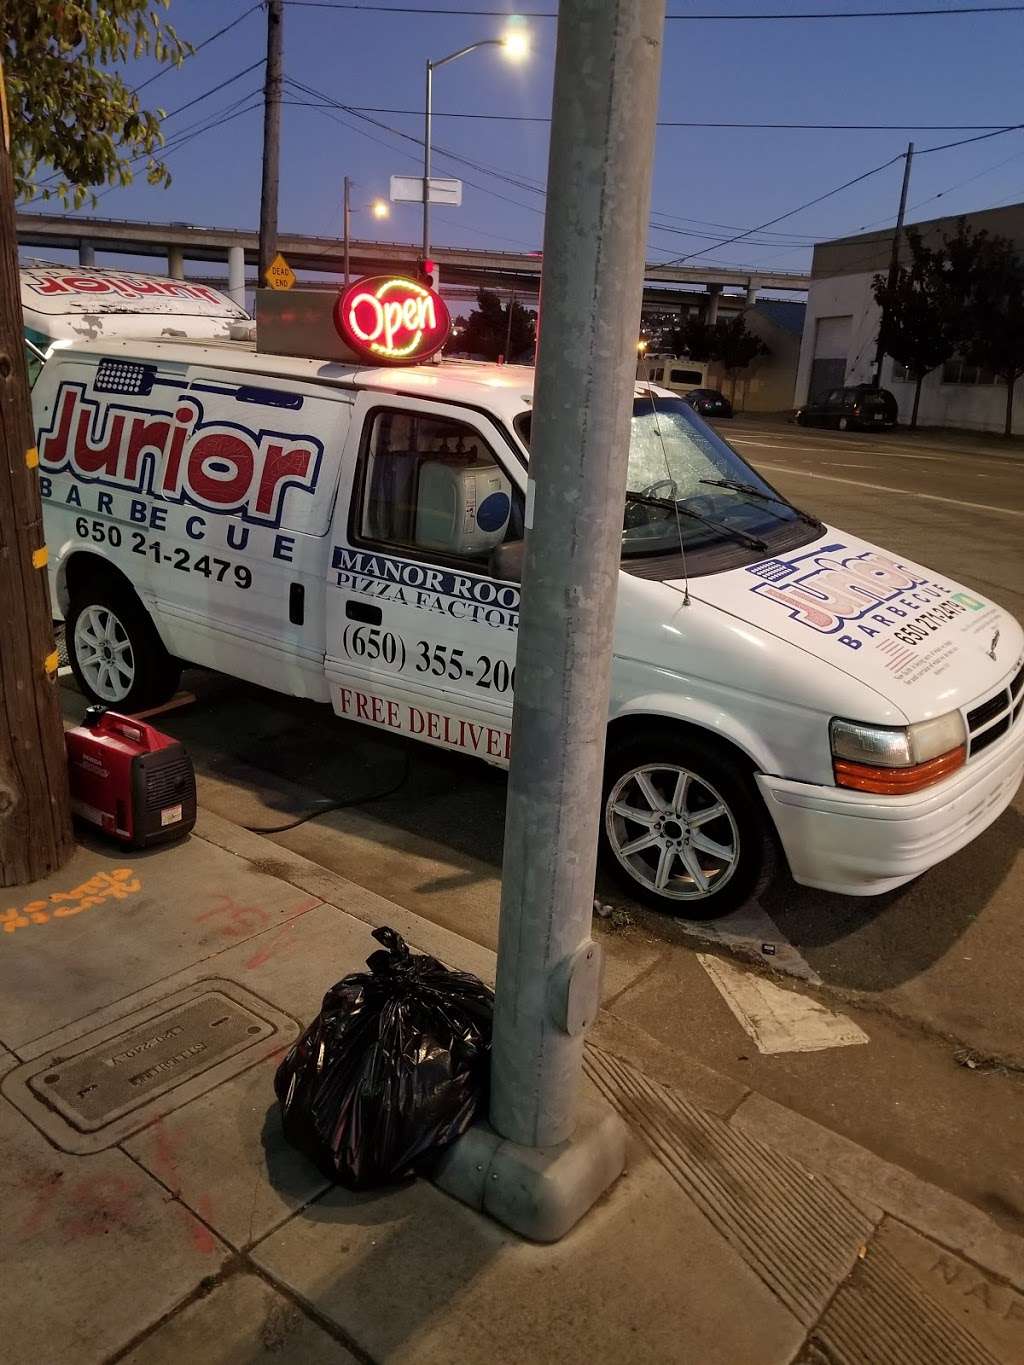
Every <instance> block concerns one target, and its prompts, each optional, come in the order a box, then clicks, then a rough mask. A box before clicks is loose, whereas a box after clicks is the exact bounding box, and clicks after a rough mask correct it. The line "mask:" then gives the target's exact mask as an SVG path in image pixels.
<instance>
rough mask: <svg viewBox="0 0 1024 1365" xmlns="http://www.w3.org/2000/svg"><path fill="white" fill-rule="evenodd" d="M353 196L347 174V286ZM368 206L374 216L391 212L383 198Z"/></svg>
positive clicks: (345, 197) (344, 214)
mask: <svg viewBox="0 0 1024 1365" xmlns="http://www.w3.org/2000/svg"><path fill="white" fill-rule="evenodd" d="M351 197H352V181H351V180H350V179H349V177H348V176H347V175H346V177H345V190H344V210H343V213H342V218H343V222H344V228H343V231H344V234H345V286H346V288H347V287H348V282H349V259H348V257H349V251H348V249H349V223H350V220H351V217H352V205H351ZM366 207H367V208H369V210H370V212H371V213H372V214H373V216H374V218H386V217H387V216H388V214H389V213H390V211H391V210H390V209H389V208H388V206H387V204H386V203H385V202H384V200H383V199H375V200H374V201H373V203H372V204H368V205H366Z"/></svg>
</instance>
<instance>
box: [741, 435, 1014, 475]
mask: <svg viewBox="0 0 1024 1365" xmlns="http://www.w3.org/2000/svg"><path fill="white" fill-rule="evenodd" d="M729 444H730V445H734V446H735V445H748V446H764V447H765V448H766V449H771V450H790V451H792V452H793V454H794V455H800V454H805V455H833V454H836V453H838V452H842V453H843V454H846V453H848V452H849V451H854V450H855V451H857V452H858V453H860V452H862V451H863V452H868V453H870V454H872V455H878V456H879V457H880V458H885V459H897V460H935V461H938V462H939V463H946V464H950V465H952V463H953V461H957V462H960V461H963V460H969V461H970V462H971V463H972V464H973V463H974V461H976V460H988V461H989V463H990V464H995V463H998V464H1000V465H1004V466H1006V465H1010V464H1012V463H1013V461H1014V459H1015V458H1016V457H1015V456H1010V455H985V454H983V453H982V452H981V451H978V450H975V451H963V450H951V451H949V452H948V453H947V452H937V453H936V454H934V455H925V454H923V453H922V452H920V451H916V450H915V451H913V452H910V451H905V450H894V449H893V448H892V446H891V445H882V444H881V442H879V441H861V442H853V441H843V442H842V443H841V444H839V443H837V444H836V445H832V446H810V445H806V444H805V443H803V442H801V441H800V440H799V439H796V438H792V439H788V440H785V439H784V440H775V441H759V440H756V439H755V438H754V437H753V436H731V437H730V438H729ZM958 467H960V468H963V465H962V464H960V465H959V466H958ZM986 477H989V478H991V477H992V476H991V475H987V476H986Z"/></svg>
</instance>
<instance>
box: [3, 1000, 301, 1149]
mask: <svg viewBox="0 0 1024 1365" xmlns="http://www.w3.org/2000/svg"><path fill="white" fill-rule="evenodd" d="M138 998H141V999H142V1000H143V1001H144V1003H142V1004H140V1005H137V1006H136V1007H135V1008H134V1009H132V1007H131V1001H130V1000H125V1001H122V1002H121V1003H122V1006H123V1007H124V1009H125V1012H124V1013H123V1014H122V1015H121V1016H120V1018H118V1019H113V1020H111V1021H110V1022H109V1023H106V1024H104V1025H102V1026H101V1027H99V1028H95V1029H92V1030H90V1031H84V1030H83V1031H81V1032H76V1030H75V1027H74V1025H71V1026H70V1027H68V1028H64V1029H60V1030H58V1031H57V1032H56V1033H54V1034H52V1035H51V1036H50V1038H49V1039H45V1038H41V1039H39V1040H38V1042H37V1043H35V1044H32V1048H33V1052H34V1056H33V1058H32V1059H31V1060H29V1061H26V1062H22V1063H21V1065H20V1066H16V1067H14V1068H12V1070H10V1071H8V1072H7V1074H6V1076H4V1078H3V1081H2V1082H0V1087H2V1090H3V1094H4V1096H5V1097H6V1098H7V1099H8V1100H10V1101H11V1102H12V1103H13V1104H14V1105H16V1106H17V1108H18V1109H20V1110H21V1112H22V1113H23V1114H25V1115H26V1117H27V1118H29V1119H31V1121H32V1122H33V1123H34V1124H35V1125H36V1127H37V1128H39V1129H41V1130H42V1132H44V1133H45V1134H46V1136H47V1137H48V1138H49V1139H50V1140H51V1142H53V1143H54V1144H55V1145H56V1146H57V1147H59V1148H60V1149H61V1150H62V1151H65V1152H75V1153H78V1154H80V1155H86V1154H87V1153H89V1152H102V1151H104V1150H106V1148H108V1147H113V1146H114V1145H115V1143H118V1142H122V1141H123V1140H124V1139H125V1138H126V1137H129V1136H131V1134H132V1133H137V1132H138V1131H139V1129H140V1128H145V1127H146V1126H147V1125H148V1124H150V1123H153V1122H155V1120H157V1119H159V1118H160V1117H162V1115H164V1114H168V1113H170V1112H171V1110H173V1109H178V1108H180V1107H181V1106H182V1105H184V1104H188V1103H189V1102H190V1101H191V1100H194V1099H197V1098H198V1097H199V1096H200V1095H205V1094H206V1093H207V1092H208V1091H210V1090H213V1089H215V1087H217V1086H219V1085H221V1084H222V1083H223V1082H224V1081H227V1080H230V1079H231V1077H232V1076H236V1075H237V1074H238V1073H239V1072H240V1071H245V1070H247V1069H248V1068H249V1067H252V1066H256V1065H257V1064H258V1063H260V1062H263V1061H266V1060H268V1059H269V1058H270V1057H273V1056H280V1055H281V1054H283V1052H284V1051H285V1049H287V1048H288V1047H289V1046H290V1044H291V1043H292V1042H293V1040H294V1039H295V1037H296V1036H297V1034H298V1033H299V1024H298V1023H297V1022H296V1021H295V1020H294V1019H292V1018H291V1017H290V1016H289V1015H287V1014H285V1013H283V1011H281V1010H279V1009H277V1008H275V1007H274V1006H273V1005H271V1004H270V1002H269V1001H267V1000H263V999H261V998H260V997H259V996H258V995H255V994H254V993H253V992H252V991H250V990H247V989H246V988H245V987H244V986H241V985H239V983H238V982H237V981H229V980H226V979H225V978H224V977H208V978H206V979H205V980H202V981H196V982H193V984H192V985H191V986H185V987H183V988H182V989H181V990H178V991H174V992H172V993H170V994H168V995H165V996H164V997H163V998H162V999H161V998H157V999H153V997H152V993H151V991H144V992H140V993H139V997H138ZM267 1092H268V1095H270V1094H272V1091H271V1088H270V1082H269V1080H268V1082H267Z"/></svg>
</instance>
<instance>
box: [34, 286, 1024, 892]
mask: <svg viewBox="0 0 1024 1365" xmlns="http://www.w3.org/2000/svg"><path fill="white" fill-rule="evenodd" d="M317 300H319V303H320V305H321V307H320V311H319V312H317V310H316V307H315V306H314V305H315V303H316V301H317ZM322 305H323V296H316V295H308V294H301V293H300V294H296V293H295V291H292V293H290V294H286V295H282V296H279V297H278V298H277V299H276V300H271V305H270V306H271V307H273V308H274V309H275V311H274V312H273V313H272V314H268V315H267V316H263V314H262V313H261V315H260V318H259V329H260V339H259V346H258V348H257V345H256V344H254V343H251V342H248V343H247V342H243V341H230V340H220V339H211V338H194V337H189V338H180V339H179V338H168V339H164V340H157V341H149V340H138V339H135V338H130V337H129V338H117V337H112V336H109V335H100V334H98V335H96V336H95V337H90V338H78V339H76V340H73V341H70V342H69V343H68V344H67V345H64V346H61V347H60V348H59V349H57V350H55V351H52V352H51V354H50V358H49V360H48V361H47V362H46V364H45V365H44V366H43V369H42V372H41V374H40V376H39V378H38V380H37V382H36V385H35V389H34V404H35V421H36V426H37V431H38V449H39V471H40V480H41V488H42V494H43V498H44V507H45V518H46V531H47V541H48V545H49V551H50V560H49V572H50V576H51V586H52V593H53V602H54V607H55V611H56V612H58V613H59V615H60V616H62V617H63V618H64V620H65V621H66V625H67V631H66V634H67V644H68V651H69V654H70V658H71V664H72V667H73V669H74V672H75V676H76V677H77V679H78V682H79V684H80V686H81V687H82V689H83V691H84V692H85V693H86V694H87V695H88V696H89V697H90V698H92V699H94V700H96V701H99V702H104V703H107V704H109V705H111V706H116V707H118V708H120V709H125V710H129V711H130V710H133V709H136V708H140V707H143V706H145V705H147V704H153V703H156V702H159V701H160V700H161V699H163V698H166V697H167V696H168V695H170V694H171V693H172V692H173V690H174V689H175V686H176V684H177V681H178V676H179V670H180V667H181V664H182V662H183V661H187V662H189V663H192V664H197V665H201V666H203V667H205V668H210V669H217V670H220V671H222V672H224V673H226V674H230V675H233V676H235V677H238V678H244V679H249V680H251V681H254V682H257V683H260V684H262V685H264V686H267V687H271V688H276V689H278V690H279V691H281V692H283V693H287V694H289V695H291V696H297V697H305V698H311V699H313V700H315V701H318V702H323V703H325V704H327V705H330V706H331V707H332V708H333V710H334V711H335V712H336V713H337V714H338V715H339V716H344V717H348V718H350V719H352V720H356V721H359V722H362V723H363V724H366V725H370V726H376V727H378V728H381V729H385V730H390V731H394V732H396V733H399V734H402V735H406V736H408V737H410V738H413V739H417V740H420V741H422V742H423V743H427V744H434V745H441V746H444V747H445V748H448V749H452V750H457V751H459V752H460V753H464V754H467V755H473V756H475V757H477V758H479V759H482V760H483V761H484V762H487V763H491V764H498V765H505V764H507V763H508V759H509V753H510V745H511V734H510V731H511V720H512V699H513V692H514V688H515V677H516V631H517V624H518V618H519V602H520V585H519V581H518V580H519V566H520V564H521V559H522V556H521V549H522V541H523V537H524V534H525V530H526V511H525V508H526V490H527V471H528V468H529V457H530V423H531V393H532V386H533V372H532V371H531V370H529V369H526V368H518V367H514V366H495V365H486V364H473V363H466V362H454V361H443V360H442V361H439V362H438V361H436V360H434V361H433V362H432V363H428V361H429V359H430V357H431V355H432V353H433V352H436V351H437V350H438V349H439V348H440V347H441V346H442V345H443V342H444V339H445V337H446V335H447V331H448V325H449V321H448V315H447V310H446V309H445V306H444V303H443V300H442V299H441V298H440V296H438V295H436V294H433V293H431V292H430V291H429V290H426V289H425V288H424V287H423V286H421V285H419V284H417V283H416V282H415V281H404V280H400V279H396V278H392V277H382V278H381V279H376V280H368V281H360V282H357V283H356V284H355V285H353V286H352V287H351V288H350V289H349V290H348V292H347V293H346V294H344V295H342V296H340V297H339V298H338V299H337V301H336V302H335V303H334V307H333V314H332V313H331V312H330V311H328V312H326V313H325V312H324V311H323V306H322ZM262 307H263V304H262V298H261V303H260V309H262ZM258 311H259V310H258ZM184 330H187V329H184ZM680 541H682V544H680ZM1022 644H1024V637H1022V632H1021V629H1020V627H1019V625H1018V624H1017V622H1016V621H1015V620H1014V619H1013V618H1012V617H1011V616H1009V615H1008V614H1007V613H1006V612H1005V611H1003V610H1002V609H1001V608H1000V607H999V606H998V605H996V604H995V603H994V602H992V601H991V600H990V599H988V598H987V597H986V596H985V595H984V594H983V593H981V592H979V591H976V590H975V589H974V588H972V587H970V586H967V587H965V586H962V585H961V584H959V583H956V582H953V581H952V580H951V579H949V578H948V577H947V576H946V575H945V574H942V573H936V572H933V571H932V570H930V569H927V568H923V567H922V566H920V565H919V564H916V563H913V562H912V561H910V560H909V559H907V557H906V556H905V555H904V554H902V553H901V551H900V550H899V548H898V547H897V548H893V549H887V548H882V547H879V546H875V545H871V544H869V543H867V542H866V541H863V540H861V539H859V538H858V537H856V536H852V535H849V534H847V533H846V532H844V531H842V530H839V529H838V528H835V527H832V526H828V525H825V524H824V523H823V522H821V521H820V520H819V519H818V518H817V517H815V516H814V515H812V514H810V513H808V512H806V511H803V510H801V509H798V508H796V507H794V506H793V505H792V504H791V503H790V502H789V501H788V500H787V499H786V498H785V497H783V496H782V494H781V493H779V492H778V491H777V490H776V489H774V488H773V487H772V486H771V485H770V484H769V483H767V482H766V481H765V480H764V479H763V478H762V477H761V476H760V475H759V474H758V473H757V472H756V471H755V470H754V469H753V468H752V467H751V466H750V465H748V464H747V463H746V462H745V461H744V460H743V459H742V458H741V457H740V456H739V455H738V454H736V452H735V451H734V450H733V449H732V448H731V447H730V446H729V445H728V444H727V443H726V442H725V441H724V440H722V438H721V437H719V436H718V435H717V434H716V433H715V432H713V431H712V430H710V429H709V428H708V427H707V426H706V425H705V424H704V422H703V421H702V420H701V419H700V418H699V417H698V416H697V415H696V414H695V413H694V412H693V411H692V409H691V408H689V407H688V406H687V405H686V404H685V403H684V402H683V401H682V399H681V398H679V397H678V396H677V395H675V394H672V393H670V392H667V391H666V390H664V389H662V388H659V387H657V386H656V385H653V384H649V383H640V384H638V385H637V386H636V388H635V397H634V408H633V420H632V436H631V445H630V458H629V478H628V492H627V494H626V501H625V506H624V508H623V519H622V561H621V575H620V579H619V592H618V611H617V618H616V635H615V661H614V674H613V686H612V694H611V701H610V707H609V715H608V736H607V738H608V745H607V755H608V757H607V771H606V779H605V787H604V794H603V808H602V819H601V835H602V847H603V857H604V859H605V861H606V862H607V864H608V866H609V867H610V868H611V869H612V870H613V871H615V872H616V873H617V874H618V876H619V877H620V878H621V879H622V881H623V883H624V884H625V885H626V886H627V887H628V888H629V889H630V890H631V891H632V893H633V894H634V895H636V896H638V897H640V898H642V899H644V900H646V901H648V902H649V903H652V904H654V905H656V906H660V907H662V908H664V909H668V910H674V911H677V912H679V913H682V914H685V915H687V916H690V917H711V916H714V915H717V914H721V913H724V912H726V911H727V910H729V909H731V908H732V907H734V906H736V905H737V904H738V903H740V902H742V901H743V900H744V898H746V897H747V896H748V895H749V894H750V892H751V889H752V888H753V887H754V886H755V884H756V883H757V881H758V879H759V877H760V876H761V874H762V870H763V868H764V867H765V865H766V860H767V859H769V858H770V856H771V850H772V849H773V848H775V847H777V846H778V845H781V848H782V850H783V851H784V854H785V857H786V859H787V860H788V864H789V868H790V870H791V872H792V874H793V876H794V877H795V878H796V880H797V881H798V882H801V883H803V884H805V885H808V886H815V887H822V888H825V889H827V890H830V891H836V892H841V893H845V894H848V895H870V894H872V893H876V892H882V891H886V890H888V889H890V888H892V887H896V886H899V885H900V884H901V883H903V882H906V881H908V880H910V879H911V878H912V877H914V876H916V875H917V874H918V873H921V872H923V871H924V870H925V869H926V868H929V867H931V866H932V865H933V864H935V863H937V862H939V861H940V860H941V859H943V858H947V857H949V856H951V855H953V854H955V853H956V852H957V850H958V849H961V848H962V847H963V846H964V845H965V844H967V843H968V842H969V841H970V840H971V839H973V838H975V837H976V836H977V835H978V834H979V833H980V832H981V831H982V830H983V829H985V828H986V826H988V825H989V824H990V823H991V822H992V821H993V820H995V819H996V817H997V816H998V815H999V814H1000V812H1001V811H1003V810H1004V809H1005V807H1006V806H1007V805H1008V804H1009V802H1010V800H1011V799H1012V797H1013V795H1014V793H1015V791H1016V789H1017V787H1018V785H1019V783H1020V781H1021V776H1022V771H1024V723H1022V720H1021V709H1022V704H1024V657H1022ZM776 841H777V843H776Z"/></svg>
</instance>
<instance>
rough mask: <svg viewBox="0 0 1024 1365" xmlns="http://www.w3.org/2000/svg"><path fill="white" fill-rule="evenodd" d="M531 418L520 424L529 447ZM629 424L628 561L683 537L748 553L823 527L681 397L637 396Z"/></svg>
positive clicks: (664, 550) (690, 544) (697, 544)
mask: <svg viewBox="0 0 1024 1365" xmlns="http://www.w3.org/2000/svg"><path fill="white" fill-rule="evenodd" d="M530 416H531V415H530V413H523V414H521V415H520V416H519V417H517V418H516V422H515V426H516V430H517V432H518V433H519V436H520V437H521V438H522V440H523V442H524V444H525V445H527V447H528V446H529V443H530ZM631 427H632V432H631V437H630V445H629V468H628V472H627V475H626V505H625V509H624V513H623V525H622V554H623V557H624V558H629V557H633V556H648V555H665V554H671V553H672V552H673V551H674V552H675V553H676V554H678V552H679V541H680V537H682V541H683V545H684V546H685V548H686V549H687V551H689V550H690V549H694V550H697V549H698V548H702V547H710V546H716V547H717V546H722V545H724V544H732V545H735V546H737V547H742V548H743V549H745V550H746V551H747V553H748V555H749V553H750V552H755V553H756V552H757V551H758V549H761V550H762V552H763V551H766V550H767V549H769V548H775V544H774V542H777V541H778V540H779V538H780V537H781V538H782V539H785V540H788V539H790V538H791V536H792V533H794V532H796V531H799V530H801V529H802V530H803V531H804V532H807V531H808V530H809V529H810V528H812V527H813V528H814V530H813V532H812V534H814V533H818V532H819V531H820V523H819V522H818V521H817V520H816V518H814V517H811V516H809V515H808V514H807V513H806V512H801V511H800V510H798V509H797V508H796V507H794V506H793V505H792V503H790V502H789V501H788V500H787V499H786V498H783V497H782V495H781V494H780V493H777V492H776V490H775V489H774V488H772V486H771V485H770V484H768V483H766V482H765V480H764V479H762V478H761V477H760V475H758V474H756V473H755V472H754V470H753V469H751V467H750V465H748V464H747V463H746V461H745V460H743V459H742V458H741V457H740V456H739V455H738V454H737V453H736V451H735V450H733V449H732V447H731V446H730V445H728V444H727V443H726V442H725V441H723V440H722V438H721V437H720V436H719V435H718V434H717V433H716V432H715V431H713V430H712V429H711V427H709V426H708V425H707V423H706V422H704V421H703V419H702V418H701V417H699V416H698V414H697V413H696V412H694V410H693V408H691V407H690V405H689V404H688V403H684V402H683V401H682V399H679V398H663V397H653V396H652V397H649V398H638V399H636V401H635V402H634V404H633V418H632V424H631ZM677 510H678V516H677ZM805 538H806V539H810V538H811V536H810V535H808V536H801V537H800V539H801V540H803V539H805ZM756 542H760V543H761V544H760V546H759V545H758V544H756ZM716 567H719V566H717V565H716Z"/></svg>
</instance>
